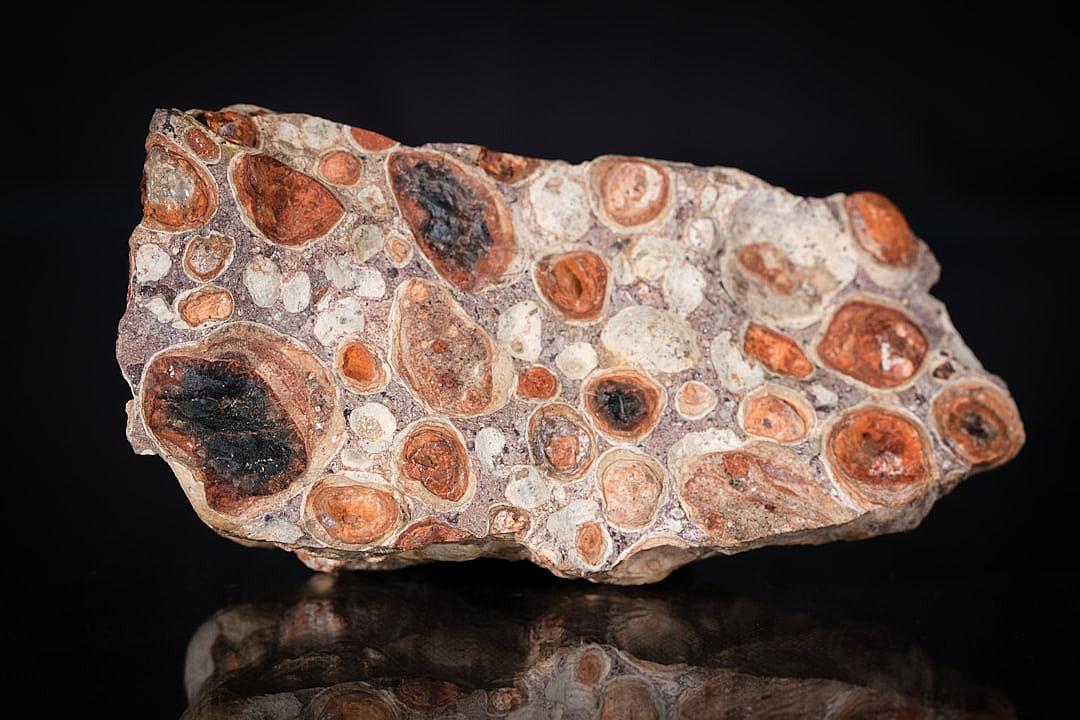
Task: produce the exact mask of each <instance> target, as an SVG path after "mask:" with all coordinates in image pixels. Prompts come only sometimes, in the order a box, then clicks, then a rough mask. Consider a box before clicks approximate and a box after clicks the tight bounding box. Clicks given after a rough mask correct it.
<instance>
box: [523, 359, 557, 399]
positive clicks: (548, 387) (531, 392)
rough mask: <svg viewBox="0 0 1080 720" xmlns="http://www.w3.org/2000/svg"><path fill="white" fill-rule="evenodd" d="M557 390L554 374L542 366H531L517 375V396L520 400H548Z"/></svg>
mask: <svg viewBox="0 0 1080 720" xmlns="http://www.w3.org/2000/svg"><path fill="white" fill-rule="evenodd" d="M558 390H559V381H558V379H557V378H556V377H555V373H553V372H551V371H550V370H548V369H547V368H546V367H544V366H543V365H533V366H532V367H527V368H525V369H524V370H522V371H521V372H519V373H518V380H517V395H518V397H519V398H521V399H522V400H550V399H551V398H553V397H555V394H556V393H557V392H558Z"/></svg>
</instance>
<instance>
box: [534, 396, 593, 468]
mask: <svg viewBox="0 0 1080 720" xmlns="http://www.w3.org/2000/svg"><path fill="white" fill-rule="evenodd" d="M528 438H529V451H530V453H531V455H532V457H533V460H534V461H535V462H536V463H537V465H538V466H539V467H540V469H541V470H542V471H544V472H545V473H547V474H548V475H549V476H550V477H552V478H554V479H555V480H560V481H562V482H570V481H573V480H578V479H580V478H581V477H582V476H584V475H585V472H586V471H587V470H588V469H589V466H590V465H592V463H593V460H595V459H596V439H595V438H594V437H593V434H592V431H591V430H590V429H589V427H588V425H587V424H586V423H585V419H584V418H583V417H581V415H580V414H578V412H577V410H574V408H572V407H570V406H569V405H565V404H563V403H549V404H547V405H542V406H541V407H539V408H537V409H536V411H535V412H534V413H533V414H532V416H531V417H530V418H529V426H528Z"/></svg>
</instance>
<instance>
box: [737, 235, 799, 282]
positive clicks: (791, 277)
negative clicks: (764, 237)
mask: <svg viewBox="0 0 1080 720" xmlns="http://www.w3.org/2000/svg"><path fill="white" fill-rule="evenodd" d="M736 257H737V258H738V260H739V264H740V265H742V266H743V269H745V270H746V271H747V272H749V273H750V274H751V275H753V276H754V277H756V278H757V279H758V280H760V281H762V282H764V283H765V284H766V285H768V286H769V287H770V288H772V289H773V290H774V291H776V292H778V293H780V294H781V295H790V294H791V293H792V291H793V290H795V288H796V287H797V286H798V285H799V281H800V279H801V277H800V274H799V268H797V267H796V266H795V263H793V262H791V260H789V259H788V256H787V255H785V254H784V252H783V251H782V250H781V249H780V248H778V247H776V246H775V245H773V244H772V243H750V244H749V245H743V246H742V247H740V248H739V249H738V251H737V252H736Z"/></svg>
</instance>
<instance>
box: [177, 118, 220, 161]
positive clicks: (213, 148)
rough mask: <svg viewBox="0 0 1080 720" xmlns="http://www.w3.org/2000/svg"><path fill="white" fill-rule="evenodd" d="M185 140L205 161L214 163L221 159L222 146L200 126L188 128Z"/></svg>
mask: <svg viewBox="0 0 1080 720" xmlns="http://www.w3.org/2000/svg"><path fill="white" fill-rule="evenodd" d="M184 141H185V142H186V143H187V146H188V147H189V148H191V151H192V152H193V153H195V154H196V155H197V156H198V157H199V159H200V160H202V161H203V162H208V163H213V162H217V161H218V160H219V159H221V148H219V147H218V146H217V143H216V142H214V141H213V140H212V139H211V138H210V136H209V135H207V134H206V133H204V132H203V131H202V130H200V129H199V128H196V127H193V128H188V129H187V131H186V132H185V133H184Z"/></svg>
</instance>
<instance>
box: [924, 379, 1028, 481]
mask: <svg viewBox="0 0 1080 720" xmlns="http://www.w3.org/2000/svg"><path fill="white" fill-rule="evenodd" d="M934 426H935V428H936V429H937V431H938V434H939V435H940V436H941V438H942V439H943V440H944V441H945V444H946V445H948V447H949V449H950V450H952V451H953V452H954V453H956V455H958V456H959V457H961V458H962V459H964V460H965V461H967V462H969V463H971V464H972V465H976V466H980V467H994V466H996V465H1000V464H1002V463H1003V462H1005V461H1007V460H1009V459H1011V458H1012V457H1014V456H1015V455H1016V453H1018V452H1019V451H1020V447H1021V446H1022V445H1023V444H1024V425H1023V423H1022V422H1021V421H1020V412H1019V411H1018V410H1017V409H1016V404H1015V403H1013V401H1012V399H1011V398H1009V397H1008V396H1007V395H1005V394H1004V393H1003V392H1001V391H1000V390H998V389H997V388H995V387H993V386H991V385H987V384H985V383H978V382H960V383H956V384H954V385H951V386H949V387H948V388H946V389H945V390H943V391H942V392H941V393H940V394H939V395H938V396H937V398H935V399H934Z"/></svg>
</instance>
